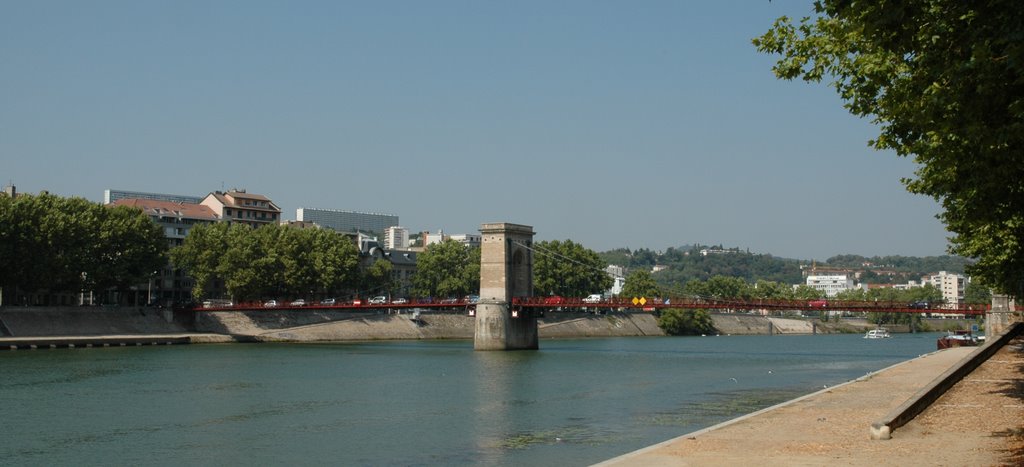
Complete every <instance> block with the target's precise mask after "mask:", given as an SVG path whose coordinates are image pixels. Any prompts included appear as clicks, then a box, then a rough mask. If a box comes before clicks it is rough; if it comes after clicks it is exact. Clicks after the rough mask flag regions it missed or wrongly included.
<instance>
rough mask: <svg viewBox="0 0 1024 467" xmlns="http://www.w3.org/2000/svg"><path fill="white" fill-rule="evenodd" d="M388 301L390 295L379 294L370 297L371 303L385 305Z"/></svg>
mask: <svg viewBox="0 0 1024 467" xmlns="http://www.w3.org/2000/svg"><path fill="white" fill-rule="evenodd" d="M387 302H388V297H385V296H383V295H378V296H376V297H373V298H371V299H370V305H383V304H385V303H387Z"/></svg>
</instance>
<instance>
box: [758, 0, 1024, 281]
mask: <svg viewBox="0 0 1024 467" xmlns="http://www.w3.org/2000/svg"><path fill="white" fill-rule="evenodd" d="M813 13H814V14H813V15H809V16H807V17H804V18H802V19H800V20H799V21H798V22H795V21H793V20H791V19H790V18H787V17H781V18H779V19H778V20H776V22H775V24H774V25H773V26H772V27H771V29H769V30H768V31H767V32H766V33H765V34H764V35H762V36H760V37H757V38H755V39H754V40H753V44H754V46H755V47H756V48H757V50H758V51H760V52H763V53H767V54H772V55H775V56H777V59H778V60H777V61H776V63H775V65H774V66H773V68H772V71H773V72H774V73H775V75H776V76H777V77H778V78H780V79H784V80H795V79H802V80H804V81H806V82H810V83H820V82H821V81H822V80H827V81H830V83H829V84H830V85H831V86H832V87H833V88H834V89H835V90H836V92H837V93H838V94H839V96H840V97H841V98H842V100H843V101H844V104H843V105H844V107H846V109H847V110H849V111H850V113H852V114H853V115H856V116H858V117H864V118H867V119H869V120H870V121H872V122H873V123H874V124H875V125H876V126H877V127H878V130H879V134H878V137H877V138H875V139H874V140H873V141H871V142H870V143H869V145H870V146H871V147H874V148H875V149H879V150H891V151H893V152H895V154H896V155H897V156H900V157H913V158H914V161H915V162H916V163H917V166H918V168H917V170H916V171H915V172H914V175H915V177H912V178H906V179H904V180H903V183H904V184H905V185H906V188H907V190H908V191H910V192H911V193H915V194H920V195H925V196H929V197H931V198H934V199H935V200H936V201H938V202H939V203H941V205H942V210H943V211H942V213H941V214H939V216H938V217H939V219H940V220H941V221H942V223H943V224H945V226H946V229H947V230H948V231H949V232H951V233H952V236H951V237H950V238H949V241H950V243H951V248H950V251H951V252H952V253H955V254H958V255H962V256H964V257H968V258H974V259H976V262H975V263H973V264H972V265H970V266H968V269H967V272H968V273H969V274H970V275H971V277H972V278H973V279H975V280H977V281H979V282H980V283H982V284H983V285H985V286H986V287H990V288H993V289H995V290H997V291H999V292H1000V293H1006V294H1015V295H1017V296H1018V297H1019V296H1021V295H1024V280H1021V278H1022V277H1024V184H1021V183H1019V180H1021V179H1024V151H1022V149H1024V132H1022V131H1021V127H1022V125H1024V111H1022V109H1024V47H1021V45H1020V44H1021V33H1022V29H1024V28H1022V26H1021V25H1022V24H1024V8H1021V7H1020V3H1019V1H1016V0H986V1H978V2H963V1H958V0H919V1H894V2H848V1H842V0H818V1H815V2H813Z"/></svg>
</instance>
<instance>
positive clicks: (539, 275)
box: [533, 240, 612, 297]
mask: <svg viewBox="0 0 1024 467" xmlns="http://www.w3.org/2000/svg"><path fill="white" fill-rule="evenodd" d="M533 248H534V253H533V289H534V294H536V295H561V296H564V297H585V296H587V295H590V294H594V293H601V292H603V291H605V290H607V289H608V288H610V287H611V286H612V278H611V276H609V275H608V273H607V272H605V268H607V267H608V263H606V262H604V261H602V260H601V257H600V256H598V254H597V253H595V252H594V251H593V250H590V249H588V248H584V247H583V245H580V244H578V243H575V242H573V241H572V240H565V241H559V240H554V241H542V242H537V243H534V245H533Z"/></svg>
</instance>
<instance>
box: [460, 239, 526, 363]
mask: <svg viewBox="0 0 1024 467" xmlns="http://www.w3.org/2000/svg"><path fill="white" fill-rule="evenodd" d="M480 234H481V242H480V301H479V302H478V303H477V305H476V327H475V332H474V334H473V348H474V349H476V350H535V349H537V348H539V346H538V339H537V319H536V317H535V316H533V315H532V314H531V313H530V312H529V311H528V310H514V309H513V307H514V303H513V302H514V299H515V298H516V297H530V296H532V295H533V251H532V245H533V235H534V232H533V227H530V226H527V225H519V224H510V223H490V224H483V225H481V226H480ZM513 315H515V316H513Z"/></svg>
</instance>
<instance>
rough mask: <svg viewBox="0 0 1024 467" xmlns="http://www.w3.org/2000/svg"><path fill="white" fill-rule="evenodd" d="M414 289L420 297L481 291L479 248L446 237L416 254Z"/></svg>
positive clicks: (453, 295) (458, 295)
mask: <svg viewBox="0 0 1024 467" xmlns="http://www.w3.org/2000/svg"><path fill="white" fill-rule="evenodd" d="M412 284H413V293H415V294H416V295H419V296H422V297H456V298H457V297H462V296H465V295H467V294H470V293H477V292H479V291H480V249H479V248H474V247H469V246H466V245H464V244H462V243H460V242H458V241H455V240H452V239H447V240H445V241H443V242H440V243H434V244H432V245H430V246H429V247H427V249H426V250H424V251H423V252H422V253H420V254H419V255H417V256H416V275H414V276H412Z"/></svg>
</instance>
